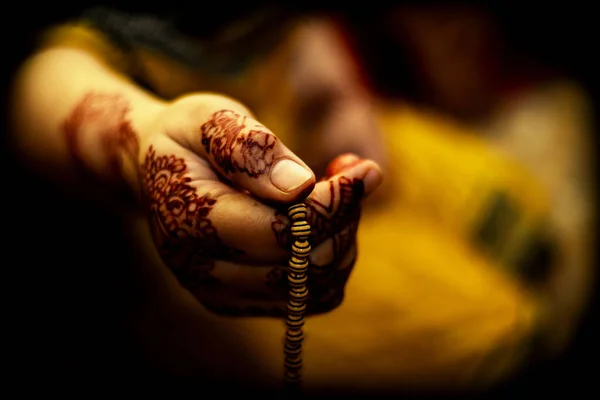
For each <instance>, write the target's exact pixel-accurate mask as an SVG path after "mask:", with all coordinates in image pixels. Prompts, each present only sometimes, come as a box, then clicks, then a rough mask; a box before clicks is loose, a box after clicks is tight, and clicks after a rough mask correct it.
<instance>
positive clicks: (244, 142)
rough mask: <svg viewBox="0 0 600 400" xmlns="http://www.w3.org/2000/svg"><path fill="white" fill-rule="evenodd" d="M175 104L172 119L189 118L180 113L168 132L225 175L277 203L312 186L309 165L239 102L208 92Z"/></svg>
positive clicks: (304, 193)
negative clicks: (176, 109)
mask: <svg viewBox="0 0 600 400" xmlns="http://www.w3.org/2000/svg"><path fill="white" fill-rule="evenodd" d="M178 104H179V105H178V106H177V107H179V108H180V109H181V111H180V113H179V115H180V117H178V118H175V119H180V118H181V115H182V114H185V115H186V116H187V121H188V122H182V121H181V119H180V120H179V121H178V122H177V124H178V125H174V126H179V128H178V129H167V132H170V133H169V134H170V135H171V136H172V137H174V138H175V139H176V140H177V141H179V142H180V143H182V144H183V145H184V146H185V147H188V148H190V149H192V150H193V151H194V152H195V153H197V154H199V155H201V156H202V157H204V158H205V159H206V160H208V161H209V162H210V164H211V166H212V167H213V168H214V169H215V170H216V171H218V172H219V173H220V174H221V175H222V176H223V177H225V178H226V179H228V180H230V181H232V182H233V183H235V184H236V185H237V186H239V187H241V188H243V189H246V190H248V191H249V192H250V193H252V194H253V195H254V196H257V197H259V198H261V199H264V200H267V201H272V202H276V203H292V202H294V201H297V200H298V199H301V198H304V197H306V196H307V195H308V194H309V193H310V192H311V191H312V189H313V187H314V185H315V181H316V179H315V176H314V174H313V172H312V171H311V170H310V168H308V166H307V165H306V164H305V163H304V162H303V161H302V160H301V159H300V158H299V157H298V156H296V155H295V154H294V153H293V152H292V151H291V150H290V149H288V148H287V147H286V146H285V145H284V144H283V143H282V142H281V140H279V139H278V138H277V136H276V135H275V134H274V133H273V132H271V131H270V130H269V129H268V128H266V127H265V126H263V125H261V124H260V123H259V122H258V121H256V120H255V119H254V118H253V116H252V115H251V113H250V112H249V111H248V110H247V109H246V108H245V107H243V106H242V105H240V104H239V103H237V102H235V101H233V100H231V99H228V98H225V97H221V96H213V95H206V96H194V97H193V98H192V100H189V99H188V100H183V101H181V100H180V101H179V102H178ZM184 111H185V112H184ZM176 114H177V113H176ZM182 125H183V128H181V126H182Z"/></svg>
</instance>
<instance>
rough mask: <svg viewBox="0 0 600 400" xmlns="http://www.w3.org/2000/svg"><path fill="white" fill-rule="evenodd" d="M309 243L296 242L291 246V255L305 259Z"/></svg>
mask: <svg viewBox="0 0 600 400" xmlns="http://www.w3.org/2000/svg"><path fill="white" fill-rule="evenodd" d="M310 250H311V247H310V243H308V240H296V241H295V242H294V243H293V244H292V254H293V255H295V256H296V257H307V256H308V255H309V254H310Z"/></svg>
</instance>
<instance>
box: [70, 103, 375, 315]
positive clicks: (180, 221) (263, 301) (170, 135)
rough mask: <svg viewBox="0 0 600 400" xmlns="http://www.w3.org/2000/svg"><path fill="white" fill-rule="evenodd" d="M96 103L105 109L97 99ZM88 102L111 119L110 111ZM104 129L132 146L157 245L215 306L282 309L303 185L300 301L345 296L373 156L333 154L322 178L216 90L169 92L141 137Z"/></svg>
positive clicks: (371, 181) (318, 302)
mask: <svg viewBox="0 0 600 400" xmlns="http://www.w3.org/2000/svg"><path fill="white" fill-rule="evenodd" d="M113 108H114V107H113ZM101 110H104V112H106V111H107V110H108V111H110V110H111V109H110V107H107V106H106V105H104V106H103V107H102V108H101V107H96V111H97V112H102V111H101ZM88 114H89V115H93V116H94V117H95V118H97V120H98V121H100V120H101V121H112V120H114V119H115V116H116V115H117V114H118V113H116V112H112V113H111V114H110V115H105V116H104V117H102V118H99V116H98V115H96V114H93V113H88ZM85 118H86V115H85V114H82V115H81V118H78V121H81V120H84V119H85ZM114 125H115V126H117V125H119V124H116V123H115V124H114ZM121 125H123V124H121ZM123 126H124V125H123ZM111 130H112V131H118V132H120V135H121V136H120V139H119V140H120V142H119V143H129V145H128V146H125V149H124V150H127V151H125V152H123V153H124V154H127V152H132V153H135V154H137V157H136V158H137V161H138V162H137V168H131V170H135V171H137V172H136V173H131V174H128V175H129V181H130V183H131V184H133V185H134V187H136V188H137V189H138V192H139V193H140V195H141V200H142V203H143V204H144V208H145V210H146V211H147V213H148V218H149V226H150V229H151V233H152V237H153V241H154V244H155V246H156V250H157V252H158V254H159V255H160V257H161V258H162V260H163V262H164V264H165V265H166V266H167V267H168V268H170V269H171V270H172V271H173V273H174V274H175V275H176V277H177V279H178V280H179V282H180V283H181V285H182V286H183V287H184V288H186V289H188V290H189V291H190V292H191V293H192V294H193V295H194V296H195V297H196V298H197V299H198V300H199V301H200V302H201V303H202V304H203V305H204V306H205V307H207V308H208V309H210V310H212V311H214V312H217V313H220V314H236V315H270V316H275V315H283V314H284V313H285V310H286V308H285V306H286V301H287V292H288V289H287V276H286V266H287V261H288V258H289V256H290V248H291V242H290V240H291V239H290V237H289V235H288V232H289V227H290V223H289V221H288V219H287V217H286V210H287V206H288V205H290V204H292V203H294V202H297V201H304V199H305V197H306V196H308V195H309V194H310V196H309V197H308V199H306V204H307V206H308V215H307V218H308V221H309V223H310V224H311V226H312V229H313V230H312V235H311V242H312V246H313V252H312V258H311V260H310V261H311V268H310V271H309V280H308V287H309V290H310V291H311V295H310V298H309V304H308V312H309V313H317V312H323V311H328V310H331V309H333V308H335V307H336V306H337V305H338V304H339V303H340V302H341V298H342V295H343V290H344V286H345V283H346V280H347V278H348V275H349V273H350V271H351V269H352V266H353V264H354V260H355V257H356V241H355V235H356V229H357V226H358V220H359V215H360V202H361V200H362V199H363V198H364V197H365V196H367V195H368V194H369V193H371V192H372V191H373V190H374V189H375V188H376V187H377V186H378V185H379V183H380V181H381V172H380V170H379V167H378V166H377V164H376V163H374V162H372V161H367V160H360V159H358V158H357V157H355V156H351V155H347V156H344V157H340V158H338V159H337V160H335V161H334V162H333V164H332V166H331V168H330V176H329V177H328V179H326V180H324V181H322V182H319V183H316V180H315V176H314V174H313V173H312V171H311V170H310V169H309V168H308V167H307V166H306V164H304V162H303V161H302V160H300V159H299V158H298V157H297V156H296V155H295V154H293V153H292V152H291V151H290V150H289V149H288V148H287V147H286V146H285V145H284V144H283V143H282V142H281V141H280V140H279V139H278V138H277V137H276V136H275V135H274V134H273V133H272V132H271V131H270V130H269V129H267V128H266V127H264V126H262V125H261V124H260V123H259V122H257V121H256V120H255V119H254V118H253V117H252V115H251V113H250V112H249V111H248V110H247V109H246V108H245V107H243V106H242V105H240V104H238V103H236V102H235V101H233V100H231V99H228V98H225V97H221V96H215V95H191V96H187V97H184V98H181V99H179V100H177V101H174V102H173V103H170V104H168V105H167V106H166V107H165V108H164V109H162V111H161V112H159V113H158V116H157V117H156V118H153V119H152V121H151V122H150V123H149V124H147V125H146V126H145V127H141V126H140V127H139V129H138V130H139V132H137V136H138V140H137V141H136V140H127V139H124V137H126V136H128V135H132V134H133V133H132V132H131V130H128V129H120V130H119V129H111ZM132 143H135V146H134V145H133V144H132ZM135 147H137V150H136V151H133V149H134V148H135ZM125 169H126V168H125Z"/></svg>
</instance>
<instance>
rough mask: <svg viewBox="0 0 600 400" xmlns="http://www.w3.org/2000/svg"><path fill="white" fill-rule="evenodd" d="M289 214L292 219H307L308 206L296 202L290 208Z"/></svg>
mask: <svg viewBox="0 0 600 400" xmlns="http://www.w3.org/2000/svg"><path fill="white" fill-rule="evenodd" d="M288 216H289V217H290V219H291V220H292V221H300V220H303V219H306V206H305V205H304V204H295V205H293V206H291V207H290V208H288Z"/></svg>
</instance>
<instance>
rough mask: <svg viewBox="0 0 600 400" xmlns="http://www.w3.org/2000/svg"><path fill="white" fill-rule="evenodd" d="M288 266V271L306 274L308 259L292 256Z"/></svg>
mask: <svg viewBox="0 0 600 400" xmlns="http://www.w3.org/2000/svg"><path fill="white" fill-rule="evenodd" d="M288 265H289V266H290V271H292V272H293V273H295V274H302V273H306V271H307V270H308V259H306V258H300V257H296V256H292V257H291V258H290V261H289V262H288Z"/></svg>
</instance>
